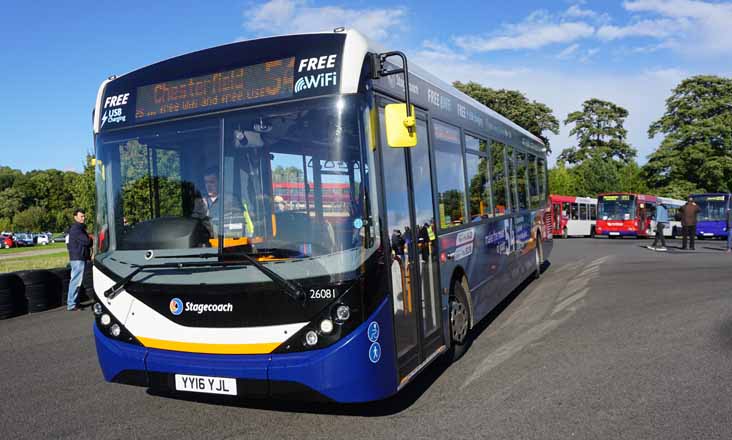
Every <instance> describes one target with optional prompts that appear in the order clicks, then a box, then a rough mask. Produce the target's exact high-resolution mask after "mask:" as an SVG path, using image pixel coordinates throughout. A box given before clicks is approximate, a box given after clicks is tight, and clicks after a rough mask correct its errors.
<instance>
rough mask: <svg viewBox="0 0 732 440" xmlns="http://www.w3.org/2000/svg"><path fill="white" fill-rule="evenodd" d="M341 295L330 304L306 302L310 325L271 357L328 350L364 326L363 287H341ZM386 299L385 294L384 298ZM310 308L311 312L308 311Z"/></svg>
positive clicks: (356, 284) (357, 284)
mask: <svg viewBox="0 0 732 440" xmlns="http://www.w3.org/2000/svg"><path fill="white" fill-rule="evenodd" d="M339 287H340V289H338V290H339V291H340V292H343V293H341V294H340V295H339V296H338V297H336V298H333V300H332V301H330V302H329V303H326V304H323V303H322V302H317V301H312V302H306V303H305V307H306V313H308V314H311V315H310V317H309V318H308V319H309V323H308V324H307V325H305V326H304V327H302V328H301V329H300V330H298V331H297V332H296V333H295V334H293V335H292V336H290V337H289V338H288V339H287V340H286V341H285V342H283V343H282V344H280V346H279V347H277V348H276V349H275V350H274V351H273V352H272V353H273V354H279V353H293V352H301V351H308V350H319V349H321V348H326V347H329V346H331V345H333V344H335V343H336V342H338V341H340V340H341V339H343V338H344V337H345V336H347V335H348V334H350V333H351V332H353V331H354V330H355V329H356V328H358V327H359V325H361V324H362V323H363V319H364V318H363V315H364V313H365V312H366V310H365V309H364V306H363V299H362V298H361V295H362V290H361V289H363V283H360V282H354V283H352V284H351V285H350V286H347V287H344V286H339ZM384 295H385V294H384ZM308 308H310V311H307V309H308Z"/></svg>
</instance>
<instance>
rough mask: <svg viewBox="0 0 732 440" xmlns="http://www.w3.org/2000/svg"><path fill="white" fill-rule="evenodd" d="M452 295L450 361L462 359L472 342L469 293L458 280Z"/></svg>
mask: <svg viewBox="0 0 732 440" xmlns="http://www.w3.org/2000/svg"><path fill="white" fill-rule="evenodd" d="M452 291H453V294H452V296H451V297H450V303H449V304H450V339H451V341H450V351H449V352H448V358H449V361H450V362H455V361H456V360H458V359H460V358H461V357H462V356H463V355H464V354H465V352H466V351H467V349H468V345H469V342H470V338H469V334H470V313H469V311H468V300H467V298H468V295H467V292H466V291H465V287H463V283H462V282H460V281H456V282H455V284H454V286H453V289H452Z"/></svg>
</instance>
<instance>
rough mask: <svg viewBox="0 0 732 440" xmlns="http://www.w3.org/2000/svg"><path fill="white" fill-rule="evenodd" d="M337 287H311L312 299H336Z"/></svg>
mask: <svg viewBox="0 0 732 440" xmlns="http://www.w3.org/2000/svg"><path fill="white" fill-rule="evenodd" d="M336 294H337V292H336V289H310V299H335V298H336Z"/></svg>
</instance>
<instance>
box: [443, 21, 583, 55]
mask: <svg viewBox="0 0 732 440" xmlns="http://www.w3.org/2000/svg"><path fill="white" fill-rule="evenodd" d="M594 32H595V29H594V28H593V27H592V26H590V25H588V24H587V23H583V22H564V23H537V22H534V23H532V22H529V21H527V22H524V23H522V24H519V25H511V26H508V27H507V32H506V34H505V35H496V36H490V37H477V36H461V37H456V38H455V44H457V45H458V46H459V47H461V48H462V49H464V50H468V51H475V52H489V51H495V50H516V49H539V48H542V47H544V46H548V45H550V44H558V43H571V42H573V41H576V40H579V39H581V38H586V37H590V36H592V35H593V34H594Z"/></svg>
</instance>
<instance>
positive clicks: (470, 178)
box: [93, 29, 552, 402]
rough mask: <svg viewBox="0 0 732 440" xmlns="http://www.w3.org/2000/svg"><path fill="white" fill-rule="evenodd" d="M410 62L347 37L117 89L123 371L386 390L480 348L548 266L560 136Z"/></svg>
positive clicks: (175, 385)
mask: <svg viewBox="0 0 732 440" xmlns="http://www.w3.org/2000/svg"><path fill="white" fill-rule="evenodd" d="M401 57H402V54H401V53H393V52H392V53H384V52H383V51H381V50H380V49H378V48H376V47H375V46H374V45H373V44H372V43H370V42H369V41H368V40H367V39H366V38H364V37H363V36H362V35H361V34H359V33H357V32H353V31H344V30H342V29H336V30H335V31H334V32H330V33H314V34H305V35H291V36H281V37H272V38H265V39H258V40H253V41H244V42H237V43H233V44H228V45H224V46H219V47H214V48H211V49H206V50H202V51H199V52H194V53H190V54H186V55H182V56H179V57H176V58H172V59H168V60H165V61H161V62H158V63H156V64H152V65H150V66H147V67H143V68H140V69H138V70H134V71H132V72H130V73H127V74H124V75H121V76H113V77H110V78H109V79H108V80H105V81H104V82H103V83H102V85H101V86H100V88H99V93H98V97H97V102H96V109H95V111H94V139H95V151H96V172H97V175H96V184H97V196H98V199H97V202H98V204H97V207H98V212H97V225H98V229H97V231H96V235H97V236H96V238H97V240H96V246H97V248H96V254H95V258H94V286H95V289H96V297H97V301H96V302H95V304H94V306H93V308H94V313H95V325H94V335H95V338H96V346H97V353H98V357H99V362H100V365H101V368H102V371H103V374H104V377H105V379H106V380H108V381H112V382H118V383H125V384H132V385H139V386H144V387H150V388H160V389H165V390H170V391H172V392H181V393H210V394H221V395H235V396H246V397H262V398H275V399H286V398H291V399H326V400H330V401H337V402H362V401H370V400H377V399H383V398H385V397H388V396H391V395H393V394H395V393H396V392H398V391H399V390H400V389H401V388H402V387H404V386H405V385H406V384H407V383H408V382H409V381H410V380H411V379H412V378H413V377H414V376H415V375H416V374H417V373H418V372H419V371H421V370H422V369H423V368H424V367H425V366H427V365H429V364H430V363H431V362H432V361H434V360H435V359H437V358H439V357H440V356H441V355H445V356H452V357H453V358H455V357H458V356H460V354H461V353H462V352H463V351H464V350H465V348H466V346H467V343H468V341H469V339H470V337H471V334H472V332H471V331H470V330H471V328H472V327H474V326H475V325H476V324H477V323H478V322H479V321H480V320H481V319H482V318H483V317H485V316H486V315H487V314H488V313H489V311H491V310H492V309H493V308H494V307H495V306H496V305H497V304H498V303H499V302H500V301H501V300H502V299H504V298H505V297H506V296H507V295H508V293H509V292H511V291H512V290H513V289H514V288H516V287H517V286H518V285H519V284H520V283H521V282H522V281H523V280H525V279H526V278H527V277H530V276H532V275H535V276H538V275H539V274H540V269H541V265H542V263H543V261H544V259H546V258H547V257H548V255H549V252H550V250H551V244H552V241H551V230H550V221H549V219H546V220H545V216H548V213H547V212H546V209H545V208H546V199H547V196H546V195H547V184H546V182H547V174H546V150H545V147H544V145H543V144H542V142H541V140H540V139H538V138H537V137H535V136H533V135H532V134H530V133H529V132H527V131H526V130H524V129H522V128H520V127H519V126H517V125H516V124H514V123H512V122H511V121H509V120H507V119H506V118H504V117H502V116H500V115H498V114H497V113H495V112H494V111H492V110H490V109H488V108H486V107H485V106H483V105H481V104H480V103H478V102H477V101H475V100H473V99H471V98H469V97H468V96H466V95H464V94H462V93H460V92H459V91H457V90H455V89H454V88H452V87H451V86H450V85H448V84H446V83H444V82H443V81H440V80H438V79H436V78H434V77H433V76H432V75H430V74H428V73H427V72H425V71H423V70H421V69H419V68H418V67H415V66H408V65H407V64H406V58H401ZM400 59H401V60H402V61H401V62H400V61H399V60H400ZM392 60H393V61H392ZM403 101H407V102H411V104H412V105H413V110H412V107H409V106H406V105H404V104H403V103H402V102H403ZM399 103H402V104H399ZM393 104H397V105H393ZM394 109H395V110H396V113H393V114H396V115H397V116H396V119H393V118H392V116H389V115H390V112H392V110H394ZM395 121H396V123H394V122H395ZM394 133H395V136H396V137H392V134H394ZM405 133H406V134H405ZM400 136H401V137H400ZM405 138H406V139H407V141H408V142H406V144H404V143H402V140H404V139H405ZM392 139H393V141H392ZM410 143H411V144H410ZM394 145H400V146H401V147H395V146H394Z"/></svg>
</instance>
